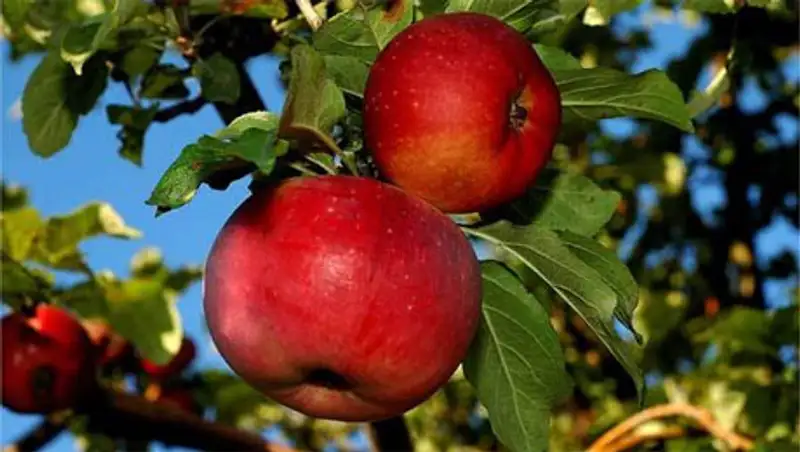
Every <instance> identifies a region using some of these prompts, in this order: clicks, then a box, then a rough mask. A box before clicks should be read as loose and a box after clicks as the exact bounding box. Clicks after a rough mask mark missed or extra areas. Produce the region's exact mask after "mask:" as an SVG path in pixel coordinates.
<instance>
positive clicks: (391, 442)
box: [370, 416, 414, 452]
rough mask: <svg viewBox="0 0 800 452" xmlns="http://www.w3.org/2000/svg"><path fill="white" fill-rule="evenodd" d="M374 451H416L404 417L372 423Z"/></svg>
mask: <svg viewBox="0 0 800 452" xmlns="http://www.w3.org/2000/svg"><path fill="white" fill-rule="evenodd" d="M370 427H371V430H372V434H371V435H370V436H371V440H372V441H371V442H372V449H373V450H375V451H378V452H381V451H385V452H389V451H398V450H414V445H413V444H412V442H411V434H410V433H409V431H408V427H407V426H406V422H405V421H404V420H403V416H397V417H392V418H389V419H385V420H382V421H377V422H372V423H370Z"/></svg>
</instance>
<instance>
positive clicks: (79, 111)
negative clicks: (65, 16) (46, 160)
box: [22, 54, 108, 157]
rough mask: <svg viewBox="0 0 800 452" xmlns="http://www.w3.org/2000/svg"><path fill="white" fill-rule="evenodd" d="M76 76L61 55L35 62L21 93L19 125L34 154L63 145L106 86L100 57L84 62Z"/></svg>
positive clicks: (49, 152)
mask: <svg viewBox="0 0 800 452" xmlns="http://www.w3.org/2000/svg"><path fill="white" fill-rule="evenodd" d="M84 66H85V67H84V71H83V72H84V74H83V75H82V76H80V77H79V76H77V75H75V73H74V72H73V70H72V68H70V66H69V65H68V64H67V63H65V62H64V61H63V60H62V59H61V57H59V56H58V55H55V54H48V55H47V56H46V57H44V58H43V59H42V61H41V62H39V65H38V66H36V69H35V70H34V71H33V74H31V76H30V78H29V79H28V82H27V83H26V84H25V90H24V92H23V94H22V127H23V130H24V131H25V135H27V137H28V144H29V145H30V147H31V150H33V152H34V153H36V154H37V155H39V156H41V157H50V156H51V155H53V154H55V153H56V152H58V151H59V150H61V149H62V148H64V146H66V145H67V144H68V143H69V141H70V138H71V137H72V132H73V131H74V130H75V127H76V126H77V124H78V118H79V116H80V115H85V114H87V113H89V111H90V110H91V109H92V107H94V105H95V103H96V102H97V100H98V98H99V97H100V95H101V94H102V93H103V91H104V90H105V87H106V79H107V72H108V71H107V69H106V67H105V65H104V64H103V62H102V61H101V60H100V59H97V58H95V59H91V60H89V61H87V62H86V64H85V65H84Z"/></svg>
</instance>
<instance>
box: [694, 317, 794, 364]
mask: <svg viewBox="0 0 800 452" xmlns="http://www.w3.org/2000/svg"><path fill="white" fill-rule="evenodd" d="M770 323H771V322H770V319H769V318H768V317H767V313H766V312H765V311H763V310H761V309H755V308H748V307H743V306H735V307H732V308H730V309H729V310H727V311H725V312H724V313H723V314H721V315H720V317H719V318H718V319H717V321H716V322H714V324H713V325H712V326H711V328H704V329H703V330H702V331H699V332H698V333H697V334H695V335H694V336H693V339H694V340H695V341H698V342H703V343H713V344H716V345H717V346H719V347H720V348H722V349H724V350H726V351H729V352H731V353H737V352H750V353H759V354H765V355H776V354H777V352H778V351H777V349H776V347H775V346H773V345H772V344H771V343H770V336H771V334H772V330H771V328H770V326H771V325H770Z"/></svg>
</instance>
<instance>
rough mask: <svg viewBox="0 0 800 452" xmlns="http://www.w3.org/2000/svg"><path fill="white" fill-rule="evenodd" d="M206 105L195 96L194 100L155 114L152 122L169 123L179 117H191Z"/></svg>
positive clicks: (201, 97) (200, 97) (201, 98)
mask: <svg viewBox="0 0 800 452" xmlns="http://www.w3.org/2000/svg"><path fill="white" fill-rule="evenodd" d="M206 103H208V102H207V101H206V99H205V98H204V97H203V96H197V97H196V98H194V99H189V100H186V101H183V102H179V103H177V104H175V105H173V106H171V107H167V108H165V109H163V110H159V111H158V112H156V115H155V117H153V121H155V122H169V121H172V120H173V119H175V118H177V117H178V116H180V115H186V114H189V115H193V114H195V113H197V112H198V111H200V110H201V109H202V108H203V107H204V106H205V105H206Z"/></svg>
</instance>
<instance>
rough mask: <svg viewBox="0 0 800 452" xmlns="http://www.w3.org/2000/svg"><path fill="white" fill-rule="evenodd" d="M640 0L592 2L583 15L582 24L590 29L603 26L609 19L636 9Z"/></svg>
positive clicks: (598, 0) (600, 0)
mask: <svg viewBox="0 0 800 452" xmlns="http://www.w3.org/2000/svg"><path fill="white" fill-rule="evenodd" d="M641 3H642V0H592V1H591V2H589V7H588V8H586V12H585V13H584V14H583V23H584V24H585V25H589V26H591V27H597V26H605V25H608V23H609V22H610V21H611V17H613V16H615V15H617V14H619V13H622V12H625V11H630V10H632V9H634V8H636V7H638V6H639V5H640V4H641Z"/></svg>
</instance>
